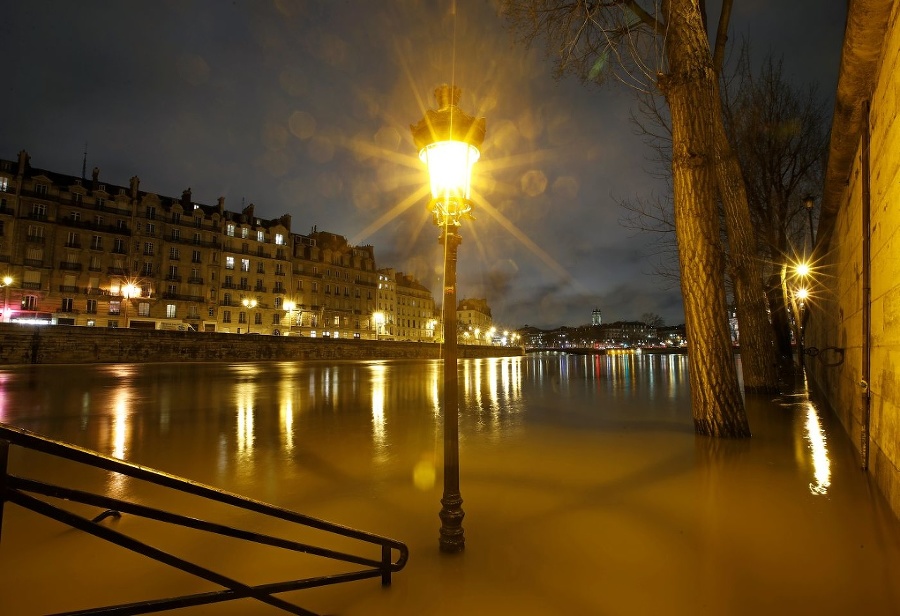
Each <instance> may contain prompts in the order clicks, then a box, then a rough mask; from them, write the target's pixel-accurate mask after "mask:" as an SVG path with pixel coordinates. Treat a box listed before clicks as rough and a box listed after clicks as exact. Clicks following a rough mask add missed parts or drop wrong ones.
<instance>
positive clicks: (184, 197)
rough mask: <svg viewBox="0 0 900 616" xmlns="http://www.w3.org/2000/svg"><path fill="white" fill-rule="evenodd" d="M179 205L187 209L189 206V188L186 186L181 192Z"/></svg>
mask: <svg viewBox="0 0 900 616" xmlns="http://www.w3.org/2000/svg"><path fill="white" fill-rule="evenodd" d="M181 206H182V207H184V208H185V209H188V210H189V209H190V207H191V189H190V187H188V188H187V189H186V190H184V191H182V192H181Z"/></svg>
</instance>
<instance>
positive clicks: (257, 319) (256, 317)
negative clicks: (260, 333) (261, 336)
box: [253, 312, 262, 325]
mask: <svg viewBox="0 0 900 616" xmlns="http://www.w3.org/2000/svg"><path fill="white" fill-rule="evenodd" d="M253 322H254V323H256V324H257V325H262V313H261V312H257V313H256V314H255V315H253Z"/></svg>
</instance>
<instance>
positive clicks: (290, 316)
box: [283, 300, 297, 335]
mask: <svg viewBox="0 0 900 616" xmlns="http://www.w3.org/2000/svg"><path fill="white" fill-rule="evenodd" d="M283 306H284V309H285V310H287V313H288V333H287V335H290V333H291V328H292V327H293V326H294V318H293V317H294V308H296V307H297V304H295V303H294V302H292V301H291V300H287V301H286V302H284V304H283Z"/></svg>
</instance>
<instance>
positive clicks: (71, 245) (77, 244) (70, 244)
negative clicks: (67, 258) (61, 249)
mask: <svg viewBox="0 0 900 616" xmlns="http://www.w3.org/2000/svg"><path fill="white" fill-rule="evenodd" d="M65 246H66V248H78V249H81V242H66V244H65Z"/></svg>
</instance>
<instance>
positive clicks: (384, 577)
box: [381, 543, 391, 586]
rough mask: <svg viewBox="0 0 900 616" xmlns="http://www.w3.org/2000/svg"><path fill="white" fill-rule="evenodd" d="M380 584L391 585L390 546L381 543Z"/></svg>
mask: <svg viewBox="0 0 900 616" xmlns="http://www.w3.org/2000/svg"><path fill="white" fill-rule="evenodd" d="M381 585H382V586H390V585H391V546H389V545H387V544H385V543H382V544H381Z"/></svg>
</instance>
